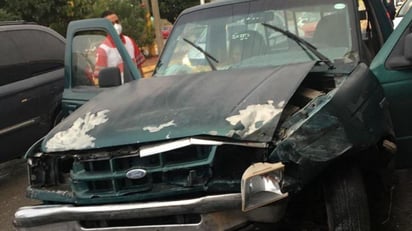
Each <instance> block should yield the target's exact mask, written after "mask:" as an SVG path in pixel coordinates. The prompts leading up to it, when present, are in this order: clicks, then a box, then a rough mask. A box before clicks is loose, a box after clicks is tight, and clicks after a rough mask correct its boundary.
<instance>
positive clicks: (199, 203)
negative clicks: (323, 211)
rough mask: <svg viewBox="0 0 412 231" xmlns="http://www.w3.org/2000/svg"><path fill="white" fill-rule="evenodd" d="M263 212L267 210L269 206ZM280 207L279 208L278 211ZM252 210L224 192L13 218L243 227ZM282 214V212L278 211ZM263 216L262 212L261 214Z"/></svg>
mask: <svg viewBox="0 0 412 231" xmlns="http://www.w3.org/2000/svg"><path fill="white" fill-rule="evenodd" d="M268 208H269V207H266V211H265V212H264V213H267V212H268V211H267V209H268ZM270 209H271V211H270V214H271V219H274V218H275V217H277V216H276V215H275V214H274V213H279V211H280V210H279V208H275V211H274V210H273V209H274V208H273V207H272V208H270ZM278 210H279V211H278ZM255 212H256V211H251V212H248V213H244V212H242V211H241V195H240V194H239V193H235V194H224V195H217V196H206V197H201V198H196V199H189V200H179V201H167V202H148V203H128V204H112V205H96V206H79V207H76V206H73V205H40V206H28V207H22V208H20V209H19V210H18V211H17V212H16V213H15V217H14V221H13V223H14V225H15V227H16V228H17V230H26V231H35V230H86V229H87V230H103V229H104V230H110V231H113V230H139V231H141V230H153V229H154V228H156V230H193V229H196V230H226V229H231V228H235V227H237V226H241V225H243V224H246V223H247V222H248V221H250V220H251V219H250V217H253V216H254V215H253V213H255ZM187 214H198V215H199V217H200V219H199V221H198V222H195V223H179V224H156V223H153V224H145V225H128V226H111V227H110V226H105V227H83V226H82V222H87V221H113V220H117V221H119V220H127V219H132V220H133V219H145V218H146V219H147V218H156V217H158V218H160V219H161V217H167V216H178V215H187ZM278 215H279V214H278ZM259 216H260V215H259Z"/></svg>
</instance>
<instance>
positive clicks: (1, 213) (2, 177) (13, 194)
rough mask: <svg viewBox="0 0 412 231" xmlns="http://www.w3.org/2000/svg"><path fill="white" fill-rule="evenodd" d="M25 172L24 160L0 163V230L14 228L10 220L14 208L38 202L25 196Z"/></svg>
mask: <svg viewBox="0 0 412 231" xmlns="http://www.w3.org/2000/svg"><path fill="white" fill-rule="evenodd" d="M26 187H27V173H26V165H25V162H24V160H22V159H19V160H13V161H10V162H6V163H2V164H0V198H1V200H0V230H2V231H12V230H14V228H13V224H12V220H13V216H14V213H15V212H16V210H17V209H18V208H19V207H21V206H25V205H34V204H36V203H38V202H37V201H34V200H29V199H27V198H26V195H25V193H26Z"/></svg>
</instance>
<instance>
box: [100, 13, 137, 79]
mask: <svg viewBox="0 0 412 231" xmlns="http://www.w3.org/2000/svg"><path fill="white" fill-rule="evenodd" d="M101 17H102V18H106V19H108V20H109V21H111V22H112V23H113V26H114V28H115V29H116V31H117V33H118V34H119V36H120V39H121V40H122V42H123V44H124V46H125V48H126V50H127V52H128V53H129V55H130V57H131V58H132V60H133V61H134V62H135V63H136V65H137V67H138V69H139V71H140V74H141V76H142V77H143V70H142V64H143V62H144V61H145V57H144V55H143V54H142V53H141V52H140V49H139V46H138V45H137V44H136V42H135V41H134V40H133V39H131V38H130V37H129V36H126V35H124V34H123V33H122V25H121V24H120V20H119V17H118V16H117V14H116V13H115V12H113V11H104V12H103V13H102V15H101ZM106 67H118V68H119V69H120V72H121V73H123V59H122V57H121V56H120V54H119V51H118V50H117V48H116V46H115V44H114V41H113V39H112V38H111V37H110V36H107V37H106V39H105V40H104V41H103V42H102V43H101V44H100V45H99V47H98V48H97V50H96V64H95V67H94V73H93V82H94V83H95V84H96V85H98V74H99V72H100V70H102V69H103V68H106Z"/></svg>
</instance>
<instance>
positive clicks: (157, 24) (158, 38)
mask: <svg viewBox="0 0 412 231" xmlns="http://www.w3.org/2000/svg"><path fill="white" fill-rule="evenodd" d="M151 3H152V12H153V23H154V27H155V35H156V44H157V51H158V53H159V54H160V52H161V51H162V50H163V37H162V34H161V33H160V13H159V4H158V1H157V0H151Z"/></svg>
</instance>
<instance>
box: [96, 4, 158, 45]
mask: <svg viewBox="0 0 412 231" xmlns="http://www.w3.org/2000/svg"><path fill="white" fill-rule="evenodd" d="M92 8H93V11H92V12H93V13H92V14H91V15H90V17H100V15H101V13H102V12H103V11H105V10H111V11H114V12H116V14H117V15H118V16H119V18H120V21H121V23H122V26H123V31H124V33H125V34H127V35H129V36H130V37H132V38H134V39H135V40H136V42H137V44H139V46H145V45H149V44H152V43H153V40H154V30H153V27H152V26H148V24H147V21H146V20H147V19H146V10H145V8H144V6H142V4H141V3H140V0H96V1H95V3H94V5H93V7H92Z"/></svg>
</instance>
